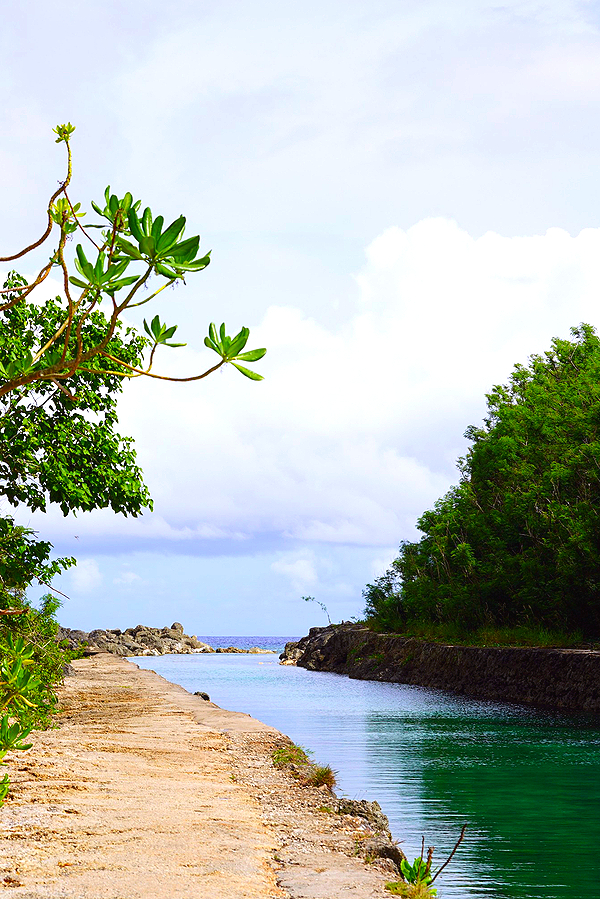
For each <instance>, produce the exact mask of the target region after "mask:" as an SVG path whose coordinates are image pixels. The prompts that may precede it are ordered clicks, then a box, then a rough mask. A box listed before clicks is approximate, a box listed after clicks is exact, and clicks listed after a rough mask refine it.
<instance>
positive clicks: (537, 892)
mask: <svg viewBox="0 0 600 899" xmlns="http://www.w3.org/2000/svg"><path fill="white" fill-rule="evenodd" d="M205 639H207V642H211V638H205ZM213 639H214V638H213ZM252 641H256V643H257V645H263V646H264V645H268V644H267V643H266V642H265V640H264V639H263V640H262V644H261V642H260V641H259V638H251V639H250V640H249V641H248V644H249V645H252ZM230 642H233V643H234V645H238V646H242V645H244V644H243V642H242V638H239V637H236V638H231V640H230ZM212 645H217V646H218V645H219V643H218V642H213V643H212ZM225 645H227V644H225ZM272 645H276V644H272ZM134 661H135V662H136V663H137V664H139V665H140V667H144V668H152V669H154V670H155V671H157V672H158V673H159V674H162V675H163V677H166V678H167V679H168V680H170V681H173V682H175V683H178V684H181V685H182V686H184V687H185V688H186V689H187V690H190V691H191V692H194V691H195V690H205V691H207V692H208V693H209V694H210V697H211V699H212V700H213V701H214V702H216V703H217V704H218V705H220V706H222V707H223V708H226V709H232V710H235V711H241V712H248V713H250V714H251V715H253V716H254V717H255V718H258V719H260V720H261V721H264V722H266V723H268V724H271V725H273V726H274V727H276V728H278V729H279V730H281V731H283V732H284V733H286V734H288V735H289V736H290V737H291V738H292V740H294V741H295V742H296V743H300V744H301V745H303V746H305V747H306V748H308V749H310V750H311V751H312V752H313V754H314V757H315V760H317V761H319V762H323V763H328V764H330V765H331V766H332V767H333V768H335V769H336V770H337V771H338V772H339V774H338V785H339V786H338V793H340V792H343V793H344V794H346V795H347V796H349V797H351V798H357V799H370V800H372V799H377V801H378V802H379V803H380V804H381V806H382V808H383V810H384V811H385V813H386V814H387V816H388V817H389V819H390V824H391V828H392V832H393V834H394V837H395V838H396V839H398V840H401V841H403V842H402V848H403V849H404V851H405V852H406V854H407V855H408V856H409V858H410V859H411V860H412V858H413V857H414V856H415V855H418V854H419V851H420V845H421V835H422V834H424V835H425V845H426V846H428V845H433V846H435V847H436V854H435V856H434V858H437V859H441V858H442V857H443V856H444V855H445V854H446V853H447V851H448V850H449V849H450V848H451V846H452V845H453V843H454V841H455V840H456V837H457V836H458V833H459V832H460V828H461V826H462V824H463V823H465V822H467V824H468V832H467V838H466V839H465V843H464V844H463V846H461V849H460V850H459V853H458V854H457V855H456V856H455V857H454V859H453V861H452V862H451V865H450V866H449V868H448V869H447V873H446V872H444V874H442V875H441V876H440V878H439V880H438V883H437V885H438V886H439V888H440V892H439V895H440V899H451V897H452V899H458V897H463V899H464V897H473V896H486V897H495V899H584V897H591V899H594V897H600V884H599V881H600V877H599V874H600V720H599V719H590V718H586V717H579V718H574V717H569V716H563V715H554V714H547V713H543V712H537V711H533V710H528V709H523V708H521V707H517V706H512V705H503V704H498V703H491V702H476V701H469V700H464V699H460V698H457V697H452V696H449V695H447V694H445V693H441V692H438V691H433V690H425V689H422V688H419V687H409V686H402V685H397V684H381V683H375V682H370V681H354V680H350V679H349V678H347V677H343V676H341V675H336V674H324V673H316V672H311V671H305V670H303V669H301V668H295V667H284V666H281V665H279V664H277V657H276V656H256V655H222V654H218V655H217V654H215V655H212V654H211V655H189V656H185V655H184V656H160V657H150V658H140V657H138V658H135V659H134Z"/></svg>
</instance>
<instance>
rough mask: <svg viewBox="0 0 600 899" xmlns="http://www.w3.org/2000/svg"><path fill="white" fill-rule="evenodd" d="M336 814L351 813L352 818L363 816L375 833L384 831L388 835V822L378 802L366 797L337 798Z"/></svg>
mask: <svg viewBox="0 0 600 899" xmlns="http://www.w3.org/2000/svg"><path fill="white" fill-rule="evenodd" d="M336 811H337V813H338V815H352V816H353V817H354V818H364V819H365V821H368V822H369V824H370V825H371V827H372V828H373V830H374V831H375V832H376V833H384V834H387V835H388V837H389V836H390V822H389V821H388V819H387V816H386V815H384V814H383V812H382V811H381V806H380V805H379V803H378V802H367V800H366V799H338V800H337V802H336Z"/></svg>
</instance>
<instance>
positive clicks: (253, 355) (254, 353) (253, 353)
mask: <svg viewBox="0 0 600 899" xmlns="http://www.w3.org/2000/svg"><path fill="white" fill-rule="evenodd" d="M266 352H267V351H266V349H265V348H264V347H262V348H261V349H259V350H249V351H248V352H247V353H239V354H238V355H237V356H236V357H235V358H236V359H241V360H242V362H257V361H258V360H259V359H262V357H263V356H264V355H265V353H266Z"/></svg>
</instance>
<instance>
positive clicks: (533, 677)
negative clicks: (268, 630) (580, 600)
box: [280, 623, 600, 712]
mask: <svg viewBox="0 0 600 899" xmlns="http://www.w3.org/2000/svg"><path fill="white" fill-rule="evenodd" d="M280 658H281V659H282V662H283V663H284V664H294V663H295V664H297V665H299V666H300V667H302V668H309V669H311V670H313V671H333V672H336V673H338V674H347V675H349V676H350V677H352V678H357V679H359V680H380V681H387V682H390V683H399V684H415V685H419V686H422V687H432V688H436V689H441V690H450V691H452V692H454V693H458V694H462V695H464V696H470V697H473V698H479V699H494V700H500V701H503V702H517V703H527V704H531V705H537V706H541V707H545V708H552V709H562V710H566V711H587V712H600V652H596V651H592V650H575V649H541V648H540V649H537V648H511V647H480V646H448V645H442V644H438V643H427V642H423V641H420V640H415V639H413V638H407V637H401V636H398V635H395V634H376V633H374V632H373V631H370V630H369V629H368V628H366V627H364V626H363V625H360V624H350V623H342V624H341V625H330V626H328V627H313V628H311V630H310V632H309V634H308V635H307V636H306V637H303V638H302V640H299V641H298V642H297V643H288V644H287V645H286V648H285V651H284V653H283V654H282V656H281V657H280Z"/></svg>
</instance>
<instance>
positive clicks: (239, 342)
mask: <svg viewBox="0 0 600 899" xmlns="http://www.w3.org/2000/svg"><path fill="white" fill-rule="evenodd" d="M249 336H250V329H249V328H242V330H241V331H240V333H239V334H236V336H235V337H234V338H233V340H232V341H231V346H230V347H229V352H230V353H231V355H232V356H237V354H238V353H239V352H240V350H243V349H244V347H245V346H246V343H247V342H248V337H249Z"/></svg>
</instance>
